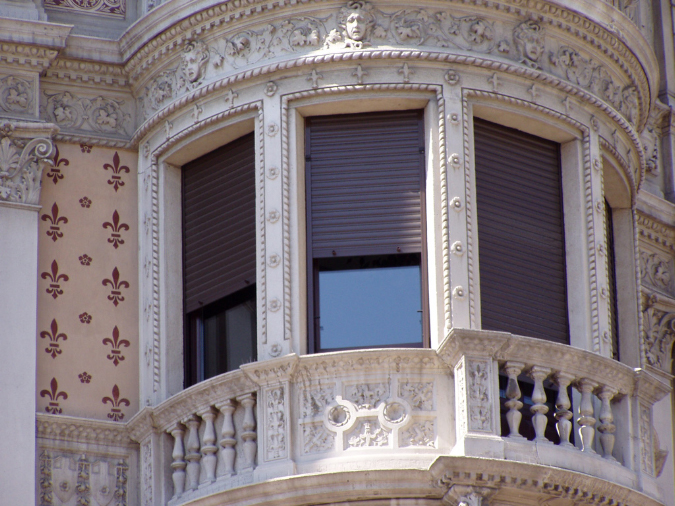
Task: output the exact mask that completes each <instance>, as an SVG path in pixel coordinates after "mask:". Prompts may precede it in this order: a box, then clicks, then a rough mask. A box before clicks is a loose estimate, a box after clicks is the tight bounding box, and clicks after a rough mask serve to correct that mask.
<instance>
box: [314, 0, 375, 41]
mask: <svg viewBox="0 0 675 506" xmlns="http://www.w3.org/2000/svg"><path fill="white" fill-rule="evenodd" d="M337 22H338V29H337V30H331V32H330V33H329V34H328V36H327V37H326V43H325V46H326V47H334V46H342V47H350V48H354V49H361V48H362V47H367V46H369V45H370V44H369V43H368V41H369V39H370V34H371V31H372V29H373V26H375V15H374V14H373V8H372V6H371V5H370V4H369V3H367V2H363V1H361V0H357V1H352V2H349V3H348V4H347V6H346V7H343V8H342V9H340V14H339V15H338V20H337Z"/></svg>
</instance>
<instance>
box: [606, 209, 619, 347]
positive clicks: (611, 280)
mask: <svg viewBox="0 0 675 506" xmlns="http://www.w3.org/2000/svg"><path fill="white" fill-rule="evenodd" d="M605 236H606V238H607V271H608V272H607V284H608V286H607V291H608V295H609V297H608V301H609V323H610V325H611V328H610V335H611V338H612V341H611V342H612V358H613V359H614V360H619V313H618V310H617V295H616V255H615V254H614V220H613V217H612V208H611V207H610V205H609V202H607V200H605Z"/></svg>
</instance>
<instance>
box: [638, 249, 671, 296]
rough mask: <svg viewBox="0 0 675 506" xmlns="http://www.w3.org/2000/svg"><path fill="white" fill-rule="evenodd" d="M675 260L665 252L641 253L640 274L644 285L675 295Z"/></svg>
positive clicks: (642, 251) (648, 251) (646, 251)
mask: <svg viewBox="0 0 675 506" xmlns="http://www.w3.org/2000/svg"><path fill="white" fill-rule="evenodd" d="M674 260H675V259H674V258H673V257H672V256H670V255H668V254H666V253H665V252H652V251H650V250H644V249H642V250H641V251H640V272H641V274H642V279H641V282H642V284H643V285H645V286H648V287H650V288H653V289H655V290H658V291H659V292H663V293H666V294H670V295H675V261H674Z"/></svg>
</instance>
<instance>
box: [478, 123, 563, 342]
mask: <svg viewBox="0 0 675 506" xmlns="http://www.w3.org/2000/svg"><path fill="white" fill-rule="evenodd" d="M474 145H475V159H476V195H477V198H476V201H477V216H478V243H479V250H478V254H479V265H480V291H481V320H482V328H483V329H486V330H500V331H505V332H512V333H514V334H520V335H525V336H530V337H537V338H540V339H546V340H549V341H556V342H559V343H569V329H568V316H567V289H566V286H567V279H566V278H567V276H566V272H565V237H564V223H563V212H562V182H561V169H560V146H559V144H557V143H555V142H551V141H548V140H545V139H541V138H539V137H535V136H533V135H528V134H526V133H523V132H520V131H518V130H514V129H511V128H506V127H503V126H500V125H496V124H493V123H489V122H487V121H483V120H480V119H477V118H476V119H475V120H474Z"/></svg>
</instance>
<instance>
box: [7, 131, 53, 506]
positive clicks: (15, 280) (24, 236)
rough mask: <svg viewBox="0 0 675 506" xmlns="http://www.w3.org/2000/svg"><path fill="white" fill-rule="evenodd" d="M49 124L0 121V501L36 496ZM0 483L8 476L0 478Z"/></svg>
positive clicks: (22, 501)
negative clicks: (40, 254) (0, 413)
mask: <svg viewBox="0 0 675 506" xmlns="http://www.w3.org/2000/svg"><path fill="white" fill-rule="evenodd" d="M55 130H56V129H55V127H54V126H53V125H45V124H42V125H38V124H32V123H23V122H11V123H9V122H8V123H4V124H2V125H0V238H1V239H0V287H2V289H1V290H0V321H1V322H2V325H0V343H3V344H5V345H7V346H6V348H7V353H5V354H3V355H2V356H1V357H0V385H2V388H0V403H2V405H3V406H5V407H6V408H7V409H6V412H5V416H4V417H3V420H4V422H3V424H2V426H1V427H0V455H14V456H21V458H11V459H9V458H8V459H3V460H2V463H0V475H2V476H3V482H4V483H5V487H4V488H3V500H5V501H7V502H8V503H9V504H33V503H34V501H35V497H34V493H35V469H36V462H35V391H36V346H35V336H36V332H37V329H36V321H37V320H36V319H37V283H38V280H37V271H38V269H37V260H38V259H37V251H38V249H37V243H38V213H37V211H38V210H39V209H40V206H39V205H38V202H39V200H40V177H41V176H42V171H43V170H44V168H45V167H46V166H48V165H50V164H51V161H50V160H49V159H48V158H47V157H49V156H51V152H52V143H51V136H52V135H53V133H54V131H55ZM5 480H7V481H5Z"/></svg>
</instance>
